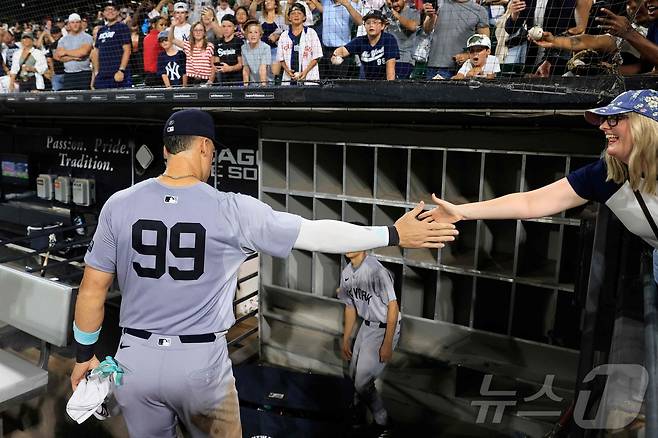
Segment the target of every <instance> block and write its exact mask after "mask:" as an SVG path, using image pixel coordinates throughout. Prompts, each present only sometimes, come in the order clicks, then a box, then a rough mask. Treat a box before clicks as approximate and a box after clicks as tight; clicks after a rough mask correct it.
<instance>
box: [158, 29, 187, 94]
mask: <svg viewBox="0 0 658 438" xmlns="http://www.w3.org/2000/svg"><path fill="white" fill-rule="evenodd" d="M158 42H159V43H160V47H162V51H161V52H160V53H159V54H158V74H159V75H160V77H161V78H162V83H163V84H164V86H165V87H167V88H171V87H180V86H183V87H187V74H186V72H185V53H184V52H182V51H180V50H178V49H177V48H176V47H175V46H174V45H173V43H171V42H170V41H169V31H168V30H163V31H162V32H160V33H159V34H158Z"/></svg>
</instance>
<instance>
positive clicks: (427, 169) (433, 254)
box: [260, 140, 596, 348]
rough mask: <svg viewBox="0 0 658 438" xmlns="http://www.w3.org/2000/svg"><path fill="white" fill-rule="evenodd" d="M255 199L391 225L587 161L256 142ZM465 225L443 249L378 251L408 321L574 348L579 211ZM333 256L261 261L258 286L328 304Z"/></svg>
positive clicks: (334, 279) (338, 265) (309, 213)
mask: <svg viewBox="0 0 658 438" xmlns="http://www.w3.org/2000/svg"><path fill="white" fill-rule="evenodd" d="M260 159H261V163H260V165H261V166H260V168H261V185H260V198H261V199H262V200H263V201H264V202H266V203H268V204H270V205H271V206H272V207H273V208H275V209H277V210H283V211H289V212H291V213H295V214H299V215H301V216H303V217H306V218H313V219H334V220H337V219H342V220H345V221H350V222H361V223H364V224H366V225H390V224H392V223H393V222H394V221H395V220H396V219H397V218H399V217H400V216H401V215H402V214H404V213H405V212H406V211H409V210H410V209H411V208H413V207H414V205H415V203H416V202H417V201H419V200H423V201H425V202H426V203H427V207H426V208H432V207H433V205H432V201H431V198H430V194H431V193H436V194H437V195H439V196H441V197H443V198H444V199H447V200H449V201H451V202H456V203H462V202H467V201H478V200H487V199H492V198H494V197H498V196H501V195H504V194H507V193H511V192H514V191H518V190H533V189H536V188H539V187H541V186H543V185H545V184H548V183H550V182H553V181H555V180H557V179H559V178H562V177H564V176H565V175H566V174H567V173H568V172H569V171H571V170H573V169H575V168H578V167H581V166H583V165H585V164H587V163H589V162H592V161H594V160H595V159H596V157H595V156H583V155H560V154H555V153H541V152H533V151H505V150H493V149H491V150H490V149H476V148H473V149H451V148H429V147H414V146H397V145H381V144H378V145H368V144H349V143H348V144H344V143H329V142H326V141H325V142H323V143H313V142H298V141H296V142H285V141H282V140H261V151H260ZM581 213H582V209H575V210H573V211H569V212H567V214H559V215H555V216H551V217H544V218H538V219H531V220H505V221H492V220H483V221H482V220H481V221H467V222H462V223H460V224H459V230H460V235H459V238H458V239H457V240H456V241H455V242H453V243H451V244H450V245H448V246H446V248H444V249H442V250H440V251H439V250H425V249H416V250H404V251H403V250H400V249H399V248H397V247H389V248H380V249H377V250H375V251H374V252H373V253H374V255H375V256H376V257H377V258H378V259H380V261H382V263H383V264H384V265H385V266H386V267H387V268H388V269H389V270H391V272H392V273H393V274H394V277H395V281H396V286H395V288H396V294H397V295H398V298H399V302H400V305H401V309H402V312H403V313H404V314H407V315H411V316H415V317H420V318H426V319H433V320H440V321H444V322H449V323H454V324H459V325H462V326H467V327H471V328H474V329H478V330H484V331H489V332H493V333H499V334H503V335H512V336H515V337H518V338H522V339H527V340H530V341H537V342H541V343H546V344H555V345H560V346H566V347H569V348H578V345H577V343H578V337H577V336H574V335H573V333H572V331H574V330H577V327H578V323H577V320H576V319H577V318H576V310H575V309H576V306H575V304H574V303H573V290H574V284H573V283H574V281H575V276H576V271H577V263H578V261H577V260H575V258H574V257H571V256H570V255H571V254H574V253H575V252H576V251H577V245H578V236H579V225H580V219H579V217H580V214H581ZM344 266H345V261H344V259H343V258H342V256H340V255H332V254H321V253H314V254H312V253H309V252H305V251H297V250H295V251H293V253H292V255H291V256H290V257H289V258H288V259H287V260H278V259H272V258H270V257H266V256H264V257H263V263H262V268H263V273H262V278H263V282H264V284H266V285H275V286H281V287H288V288H291V289H297V290H301V291H304V292H307V293H313V294H315V295H319V296H324V297H335V293H336V288H337V287H338V285H339V276H340V271H341V269H342V268H343V267H344Z"/></svg>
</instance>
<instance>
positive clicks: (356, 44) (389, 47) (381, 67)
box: [345, 32, 400, 79]
mask: <svg viewBox="0 0 658 438" xmlns="http://www.w3.org/2000/svg"><path fill="white" fill-rule="evenodd" d="M345 48H346V49H347V51H348V52H350V55H359V59H360V60H361V64H362V66H363V68H362V70H361V79H386V61H388V60H389V59H400V50H399V49H398V42H397V41H396V40H395V37H394V36H393V35H391V34H390V33H386V32H383V33H382V35H381V37H380V38H379V41H377V44H375V45H374V46H371V45H370V41H368V36H367V35H362V36H358V37H356V38H354V39H353V40H352V41H350V42H349V43H347V45H346V46H345Z"/></svg>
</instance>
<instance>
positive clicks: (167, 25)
mask: <svg viewBox="0 0 658 438" xmlns="http://www.w3.org/2000/svg"><path fill="white" fill-rule="evenodd" d="M90 6H91V5H90ZM6 12H7V11H2V10H1V9H0V14H3V13H6ZM45 12H47V11H45ZM45 12H44V13H45ZM65 12H66V13H65V14H64V15H63V16H46V17H44V18H39V19H36V17H35V20H33V21H31V22H26V23H13V24H11V23H0V41H1V47H2V52H1V53H2V56H1V57H0V92H13V91H35V90H54V91H59V90H88V89H108V88H127V87H138V86H147V87H185V86H214V85H226V86H255V85H274V84H276V85H279V84H280V85H297V84H307V85H309V84H314V83H317V82H318V81H320V80H331V79H365V80H384V79H386V80H410V79H422V80H441V79H444V80H448V79H452V80H461V79H474V78H477V79H478V80H491V79H494V78H496V77H500V76H515V75H516V76H520V75H524V76H537V77H546V76H551V75H553V76H563V75H566V76H569V75H571V76H573V75H592V74H643V73H648V74H651V73H653V72H654V71H655V66H657V65H658V29H657V24H656V19H657V18H658V0H599V1H593V0H189V3H188V2H185V1H178V2H174V1H172V0H160V2H159V3H157V4H156V3H155V2H154V1H152V0H143V1H141V2H136V1H134V0H132V1H127V2H125V3H121V0H108V1H105V2H104V3H103V4H102V5H101V8H100V10H95V11H89V10H87V11H82V10H71V11H65Z"/></svg>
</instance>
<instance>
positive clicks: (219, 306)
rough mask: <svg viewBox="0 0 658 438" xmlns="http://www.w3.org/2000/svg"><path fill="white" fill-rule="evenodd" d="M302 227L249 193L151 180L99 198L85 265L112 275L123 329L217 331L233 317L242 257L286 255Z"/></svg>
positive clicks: (294, 218) (171, 332) (177, 332)
mask: <svg viewBox="0 0 658 438" xmlns="http://www.w3.org/2000/svg"><path fill="white" fill-rule="evenodd" d="M300 226H301V218H300V217H299V216H296V215H292V214H289V213H283V212H277V211H274V210H272V209H271V208H270V207H269V206H268V205H266V204H264V203H262V202H261V201H259V200H257V199H254V198H252V197H250V196H245V195H240V194H235V193H225V192H220V191H217V190H215V189H214V188H212V187H210V186H209V185H207V184H205V183H198V184H195V185H193V186H186V187H170V186H166V185H164V184H162V183H161V182H160V181H158V180H157V179H149V180H146V181H143V182H141V183H139V184H137V185H135V186H133V187H130V188H128V189H125V190H122V191H120V192H117V193H115V194H114V195H112V197H110V199H109V200H108V201H107V202H106V203H105V205H104V206H103V209H102V210H101V213H100V216H99V219H98V226H97V228H96V233H95V234H94V238H93V241H92V242H91V243H90V245H89V248H88V250H87V254H86V256H85V263H86V264H87V265H88V266H90V267H92V268H94V269H98V270H100V271H104V272H109V273H115V274H116V276H117V281H118V283H119V288H120V290H121V294H122V301H121V313H120V321H119V324H120V326H121V327H130V328H135V329H142V330H148V331H150V332H153V333H159V334H169V335H188V334H189V335H193V334H201V333H216V332H220V331H224V330H228V329H229V327H231V326H232V325H233V323H234V322H235V317H234V315H233V305H232V303H233V295H234V292H235V287H236V284H237V274H238V268H239V267H240V265H241V264H242V262H244V260H245V259H246V258H247V256H248V255H249V254H251V253H253V252H254V251H258V252H264V253H266V254H270V255H273V256H276V257H286V256H287V255H288V254H289V253H290V251H291V250H292V246H293V244H294V243H295V240H296V239H297V236H298V234H299V228H300Z"/></svg>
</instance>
